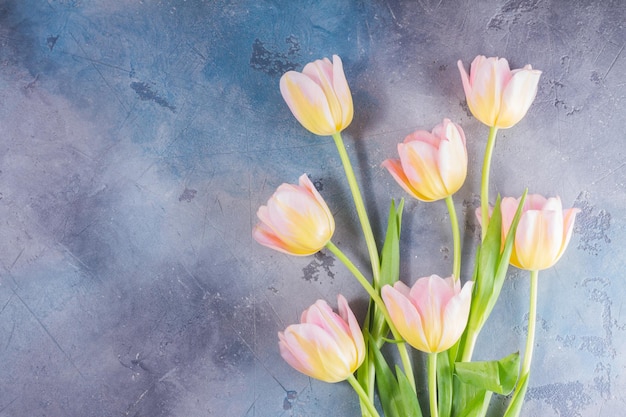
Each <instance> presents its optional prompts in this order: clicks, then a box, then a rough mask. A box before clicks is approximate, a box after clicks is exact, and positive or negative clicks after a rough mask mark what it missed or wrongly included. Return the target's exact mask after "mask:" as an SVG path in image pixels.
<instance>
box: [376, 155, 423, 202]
mask: <svg viewBox="0 0 626 417" xmlns="http://www.w3.org/2000/svg"><path fill="white" fill-rule="evenodd" d="M381 166H382V167H384V168H387V171H389V173H390V174H391V176H392V177H393V178H394V179H395V180H396V182H397V183H398V185H400V187H402V188H403V189H404V191H406V192H407V193H408V194H410V195H411V196H412V197H414V198H420V195H419V194H418V193H417V192H416V191H415V190H414V189H413V186H412V185H411V183H410V182H409V179H408V178H407V177H406V175H405V173H404V170H403V169H402V163H401V161H400V160H399V159H387V160H385V161H384V162H383V163H382V164H381Z"/></svg>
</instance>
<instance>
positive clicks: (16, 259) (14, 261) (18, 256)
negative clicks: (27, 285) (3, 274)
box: [7, 248, 25, 272]
mask: <svg viewBox="0 0 626 417" xmlns="http://www.w3.org/2000/svg"><path fill="white" fill-rule="evenodd" d="M24 249H25V248H22V250H21V251H20V253H18V254H17V256H16V257H15V259H14V260H13V263H12V264H11V266H9V268H8V269H7V272H11V270H12V269H13V267H14V266H15V264H16V263H17V261H18V260H19V259H20V257H21V256H22V254H23V253H24Z"/></svg>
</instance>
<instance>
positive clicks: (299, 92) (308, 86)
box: [280, 55, 353, 136]
mask: <svg viewBox="0 0 626 417" xmlns="http://www.w3.org/2000/svg"><path fill="white" fill-rule="evenodd" d="M280 92H281V94H282V96H283V98H284V99H285V102H286V103H287V105H288V106H289V109H290V110H291V112H292V113H293V115H294V116H295V117H296V119H298V121H299V122H300V123H301V124H302V126H304V128H305V129H307V130H309V131H311V132H313V133H314V134H316V135H320V136H331V135H334V134H336V133H339V132H341V131H342V130H343V129H345V128H346V127H348V125H349V124H350V122H352V115H353V108H352V95H351V94H350V87H348V82H347V81H346V76H345V74H344V72H343V64H342V62H341V58H339V57H338V56H337V55H333V62H332V63H331V62H330V60H329V59H328V58H324V59H318V60H316V61H314V62H311V63H309V64H307V65H305V67H304V69H303V70H302V72H301V73H300V72H297V71H288V72H286V73H285V74H284V75H283V76H282V77H281V78H280Z"/></svg>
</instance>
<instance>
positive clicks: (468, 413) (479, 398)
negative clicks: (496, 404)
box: [459, 389, 491, 417]
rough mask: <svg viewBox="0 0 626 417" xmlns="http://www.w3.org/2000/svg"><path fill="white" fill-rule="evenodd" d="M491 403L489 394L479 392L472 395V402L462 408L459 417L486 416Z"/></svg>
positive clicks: (483, 391) (484, 391)
mask: <svg viewBox="0 0 626 417" xmlns="http://www.w3.org/2000/svg"><path fill="white" fill-rule="evenodd" d="M489 401H491V392H489V391H487V390H484V389H483V390H480V391H478V392H477V393H476V395H474V397H473V398H472V400H471V401H470V402H469V403H468V404H467V405H466V406H465V407H464V408H463V410H462V411H461V413H460V415H459V417H481V416H485V415H486V414H487V409H488V408H489Z"/></svg>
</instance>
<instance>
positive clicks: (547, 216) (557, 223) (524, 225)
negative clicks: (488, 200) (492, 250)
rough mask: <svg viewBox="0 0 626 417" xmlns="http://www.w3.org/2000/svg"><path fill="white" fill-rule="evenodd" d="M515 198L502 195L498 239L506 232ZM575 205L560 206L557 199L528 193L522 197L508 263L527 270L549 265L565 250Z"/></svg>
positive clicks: (576, 210)
mask: <svg viewBox="0 0 626 417" xmlns="http://www.w3.org/2000/svg"><path fill="white" fill-rule="evenodd" d="M519 201H520V199H519V198H517V199H516V198H512V197H505V198H503V199H502V203H501V205H500V211H501V212H502V240H503V241H504V239H505V237H506V235H507V234H508V232H509V230H510V228H511V223H512V222H513V217H515V212H516V211H517V207H518V206H519ZM578 212H580V210H579V209H577V208H571V209H567V210H563V208H562V206H561V199H560V198H559V197H556V198H548V199H546V198H545V197H543V196H541V195H538V194H531V195H528V196H527V197H526V200H525V202H524V207H523V208H522V217H521V218H520V221H519V224H518V225H517V231H516V233H515V243H514V246H513V252H512V254H511V261H510V262H511V264H512V265H514V266H516V267H518V268H521V269H525V270H529V271H539V270H542V269H546V268H550V267H551V266H552V265H554V264H555V263H556V262H557V261H558V260H559V258H561V256H562V255H563V252H565V249H566V248H567V245H568V243H569V241H570V238H571V237H572V231H573V229H574V220H575V219H576V214H577V213H578Z"/></svg>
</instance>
